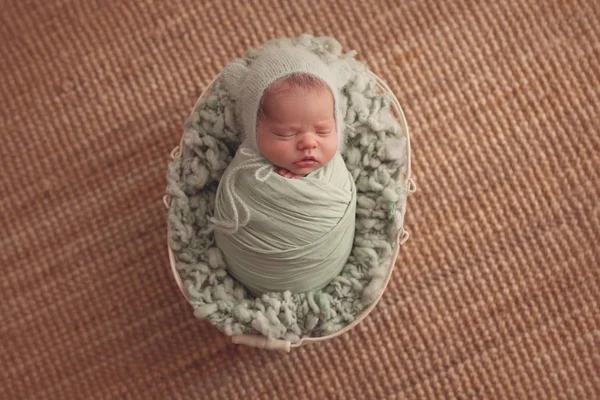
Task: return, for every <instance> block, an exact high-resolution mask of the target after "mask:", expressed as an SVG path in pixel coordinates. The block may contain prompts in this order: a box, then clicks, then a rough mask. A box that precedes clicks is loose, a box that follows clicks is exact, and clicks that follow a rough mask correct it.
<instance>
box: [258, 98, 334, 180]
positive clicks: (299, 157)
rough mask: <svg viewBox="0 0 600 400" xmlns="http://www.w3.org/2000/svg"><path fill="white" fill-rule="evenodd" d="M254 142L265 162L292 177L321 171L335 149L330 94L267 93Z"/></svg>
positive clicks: (332, 108)
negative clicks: (270, 163) (288, 173)
mask: <svg viewBox="0 0 600 400" xmlns="http://www.w3.org/2000/svg"><path fill="white" fill-rule="evenodd" d="M257 140H258V147H259V150H260V152H261V153H262V154H263V156H264V157H265V158H266V159H268V160H269V161H270V162H272V163H273V164H275V165H276V166H278V167H280V168H285V169H287V170H288V171H290V172H292V173H294V174H296V175H302V176H304V175H307V174H309V173H311V172H312V171H315V170H317V169H319V168H321V167H324V166H325V165H327V164H328V163H329V161H331V159H332V158H333V156H334V155H335V152H336V151H337V148H338V137H337V131H336V126H335V116H334V102H333V95H332V93H331V91H329V89H326V88H308V89H307V88H302V87H289V88H286V89H285V90H278V91H275V92H274V93H269V92H267V93H266V94H265V96H264V99H263V115H262V116H261V117H260V122H259V124H258V130H257Z"/></svg>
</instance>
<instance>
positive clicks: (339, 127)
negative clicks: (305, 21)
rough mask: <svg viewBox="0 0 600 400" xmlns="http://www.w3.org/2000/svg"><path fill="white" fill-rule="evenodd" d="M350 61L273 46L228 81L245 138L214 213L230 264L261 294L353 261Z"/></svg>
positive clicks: (239, 65) (317, 283)
mask: <svg viewBox="0 0 600 400" xmlns="http://www.w3.org/2000/svg"><path fill="white" fill-rule="evenodd" d="M345 74H347V70H346V69H345V66H344V64H343V62H336V63H333V64H327V63H325V62H324V61H322V60H321V59H320V58H319V57H318V56H316V55H315V54H313V53H312V52H310V51H308V50H306V49H304V48H299V47H293V46H291V45H290V46H288V47H266V48H263V49H262V50H261V51H260V53H259V55H258V57H257V58H256V59H255V60H253V61H252V62H251V63H250V64H249V65H245V63H244V62H243V61H241V60H240V61H234V62H233V63H231V64H230V65H228V66H227V68H226V69H225V70H224V71H223V74H222V79H223V84H224V85H225V88H226V89H227V90H228V91H229V93H230V94H231V96H232V98H233V99H234V100H235V103H236V120H237V123H238V125H239V126H240V129H241V130H242V131H243V132H242V133H243V137H244V141H243V143H242V144H241V145H240V147H239V148H238V151H237V153H236V155H235V157H234V158H233V160H232V162H231V163H230V164H229V166H228V167H227V169H226V171H225V173H224V174H223V177H222V178H221V181H220V183H219V188H218V190H217V195H216V199H215V215H214V217H213V218H212V219H211V222H212V226H213V228H214V230H215V240H216V243H217V246H218V247H219V249H220V250H221V252H222V253H223V256H224V258H225V261H226V263H227V268H228V271H229V272H230V274H231V275H232V276H234V277H235V278H236V279H237V280H238V281H239V282H240V283H242V284H243V285H244V286H246V287H247V288H248V289H249V290H250V291H252V292H253V293H255V294H260V293H264V292H281V291H286V290H289V291H291V292H294V293H299V292H306V291H314V290H318V289H321V288H322V287H324V286H325V285H327V283H329V282H330V281H331V279H333V278H334V277H335V276H337V275H338V274H339V273H340V271H341V269H342V268H343V266H344V265H345V263H346V261H347V259H348V256H349V254H350V251H351V249H352V243H353V239H354V222H355V208H356V188H355V185H354V180H353V179H352V176H351V174H350V173H349V172H348V170H347V168H346V165H345V163H344V160H343V159H342V157H341V155H340V150H341V148H342V146H343V143H344V134H343V133H344V122H343V118H342V112H341V103H340V97H341V93H340V88H341V87H342V86H343V83H344V82H345V79H347V78H345Z"/></svg>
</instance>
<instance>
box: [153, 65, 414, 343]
mask: <svg viewBox="0 0 600 400" xmlns="http://www.w3.org/2000/svg"><path fill="white" fill-rule="evenodd" d="M367 72H368V73H369V74H370V75H371V76H373V77H374V78H375V80H376V82H377V86H378V88H379V89H381V90H383V92H385V93H387V94H390V95H391V98H392V103H391V104H392V107H393V109H394V111H395V113H396V118H397V119H398V120H399V121H398V122H400V124H401V125H402V129H403V130H404V132H405V134H406V160H407V161H406V171H405V173H404V175H405V176H404V179H403V180H404V184H405V186H406V187H407V195H409V194H411V193H414V191H415V190H416V185H415V183H414V181H413V178H412V175H411V148H410V133H409V130H408V124H407V122H406V117H405V115H404V111H403V110H402V106H401V105H400V102H399V101H398V98H397V97H396V95H395V94H394V92H393V91H392V90H391V89H390V87H389V86H388V85H387V83H386V82H385V81H384V80H383V79H381V78H380V77H379V76H378V75H377V74H375V73H373V72H372V71H371V70H369V69H367ZM220 76H221V73H219V74H217V76H215V77H214V78H213V79H212V80H211V81H210V82H209V84H208V85H207V86H206V88H205V89H204V90H203V91H202V93H201V94H200V96H199V97H198V100H197V101H196V103H195V104H194V107H193V108H192V111H191V113H190V115H189V116H188V119H190V118H191V117H192V115H193V113H194V111H195V110H196V108H197V107H198V105H199V104H200V102H201V101H202V99H204V97H205V96H206V94H207V93H209V91H210V90H211V89H212V87H213V86H214V84H215V82H217V80H218V79H219V77H220ZM184 137H185V132H184V133H183V134H182V135H181V139H180V141H179V145H178V146H176V147H174V148H173V150H171V153H170V156H171V159H172V161H175V160H177V159H178V158H180V157H181V156H182V153H183V146H184ZM399 180H402V179H399ZM163 203H164V205H165V207H166V208H167V210H169V209H170V197H169V195H165V196H163ZM170 234H171V230H170V227H169V224H167V251H168V255H169V263H170V264H171V271H172V273H173V276H174V278H175V282H176V284H177V286H178V287H179V290H180V291H181V293H182V295H183V297H184V298H185V299H186V301H187V302H188V303H189V304H190V302H191V298H190V296H189V294H188V293H187V290H186V289H185V286H184V285H183V282H182V280H181V276H180V275H179V272H178V271H177V267H176V262H175V255H174V253H173V249H171V246H170V244H169V238H170ZM408 237H409V234H408V231H406V230H405V229H404V227H401V228H400V229H399V231H398V232H397V234H396V239H395V240H394V245H393V247H392V253H393V257H392V259H391V264H390V265H389V267H388V272H387V274H386V277H385V280H384V283H383V285H382V287H381V290H380V292H379V294H378V296H377V298H376V299H375V300H373V302H372V303H371V304H370V305H369V306H368V307H367V308H365V309H364V310H363V311H362V312H361V313H360V315H359V316H358V318H356V319H354V320H353V321H352V322H351V323H349V324H348V325H346V326H345V327H343V328H342V329H340V330H339V331H337V332H334V333H331V334H329V335H325V336H319V337H311V336H305V337H301V338H300V339H299V340H298V341H296V342H291V341H288V340H281V339H271V338H268V337H266V336H262V335H256V334H241V335H232V336H230V338H231V341H232V342H233V343H236V344H244V345H247V346H252V347H259V348H264V349H269V350H279V351H284V352H290V350H291V348H296V347H300V346H302V345H305V344H309V343H318V342H322V341H325V340H329V339H333V338H335V337H337V336H340V335H342V334H344V333H346V332H348V331H350V330H352V329H353V328H355V327H356V326H357V325H358V324H360V323H361V322H362V321H363V320H364V319H365V318H366V317H367V316H368V315H369V314H370V313H371V311H373V309H374V308H375V307H376V306H377V304H378V303H379V301H380V300H381V298H382V297H383V294H384V293H385V291H386V289H387V286H388V284H389V281H390V279H391V276H392V273H393V271H394V267H395V265H396V261H397V260H398V255H399V252H400V246H402V245H403V244H404V243H405V242H406V241H407V240H408ZM190 306H191V304H190ZM226 336H228V335H226Z"/></svg>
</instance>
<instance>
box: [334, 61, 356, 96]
mask: <svg viewBox="0 0 600 400" xmlns="http://www.w3.org/2000/svg"><path fill="white" fill-rule="evenodd" d="M330 67H331V70H332V71H333V76H334V77H335V83H336V85H337V87H338V88H339V89H341V88H343V87H344V86H346V83H348V81H349V80H350V77H351V76H352V69H351V68H350V65H349V64H348V62H347V61H346V60H344V59H340V60H337V61H334V62H333V63H331V65H330Z"/></svg>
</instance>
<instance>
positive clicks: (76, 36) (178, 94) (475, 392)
mask: <svg viewBox="0 0 600 400" xmlns="http://www.w3.org/2000/svg"><path fill="white" fill-rule="evenodd" d="M369 3H370V2H367V1H359V0H356V1H343V2H342V1H340V2H339V3H335V2H326V1H320V2H316V1H315V2H308V1H305V0H302V1H294V2H283V1H282V2H279V1H268V2H264V3H262V2H261V3H260V4H259V3H258V2H246V1H241V0H240V1H226V2H218V1H196V2H190V3H184V2H181V1H168V2H167V1H156V0H155V1H151V0H147V1H137V2H124V1H123V2H116V1H114V2H113V1H88V2H82V1H72V0H67V1H56V0H50V1H37V2H33V1H16V0H15V1H11V2H9V1H3V2H2V5H1V7H0V10H1V11H0V101H1V103H0V105H1V107H0V117H1V125H0V126H1V128H2V129H1V132H0V134H1V141H0V163H1V164H0V165H1V172H0V188H1V191H2V192H1V193H2V195H1V199H0V200H1V201H0V211H1V212H0V222H1V224H2V235H1V237H0V261H1V266H2V278H1V279H0V288H1V291H2V301H1V302H0V319H1V321H0V341H1V344H0V346H1V348H0V365H1V367H0V398H2V399H23V398H36V399H39V398H50V399H70V398H83V399H88V398H139V399H149V398H173V399H178V398H196V399H210V398H219V399H221V398H222V399H234V398H240V399H254V398H261V399H262V398H265V399H266V398H315V399H324V398H357V399H363V398H364V399H380V398H394V397H398V398H424V397H428V398H462V399H464V398H496V399H521V398H534V397H537V398H573V399H595V398H599V397H600V374H599V370H600V304H599V303H600V268H599V267H600V265H599V264H600V250H599V247H600V243H599V239H600V205H599V199H600V172H599V171H600V129H599V128H600V82H599V77H600V66H599V63H600V5H599V3H598V2H597V1H594V0H588V1H581V2H575V1H567V2H563V1H552V2H548V1H541V0H540V1H538V2H523V1H517V0H513V1H471V2H459V1H453V2H451V1H441V2H438V4H437V5H433V4H434V2H425V1H411V0H407V1H390V2H385V1H376V2H373V3H371V4H369ZM303 32H311V33H313V34H316V35H323V34H327V35H333V36H336V37H337V38H338V39H339V40H340V42H341V43H342V44H343V45H344V47H345V48H346V49H357V50H359V51H360V54H361V56H360V59H361V60H363V61H364V62H366V63H367V64H368V65H369V66H370V67H371V68H372V70H373V71H374V72H375V73H377V74H378V75H380V76H381V77H382V78H384V79H385V80H386V81H387V82H388V83H389V84H390V86H391V87H392V89H393V90H394V91H395V93H396V95H397V97H398V98H399V99H400V102H401V104H402V105H403V107H404V110H405V112H406V117H407V120H408V123H409V126H410V128H411V132H412V143H413V150H414V152H413V157H414V158H413V162H414V163H413V167H414V176H415V180H416V183H417V184H418V187H419V191H418V192H417V193H416V194H415V195H413V196H411V197H410V198H409V205H408V213H407V217H406V228H407V229H408V230H409V231H410V232H411V234H412V235H411V239H410V240H409V241H408V242H407V244H406V245H405V246H404V247H403V248H402V250H401V254H400V257H399V261H398V264H397V269H396V270H395V271H394V275H393V278H392V282H391V284H390V286H389V288H388V291H387V292H386V293H385V295H384V297H383V299H382V301H381V303H380V304H379V306H378V307H377V308H376V309H375V311H374V312H373V313H372V314H371V315H370V316H369V317H368V318H367V319H366V320H365V321H364V323H362V324H361V325H360V326H359V327H358V328H357V329H355V330H353V331H352V332H351V333H348V334H345V335H343V336H342V337H340V338H337V339H335V340H332V341H330V342H327V343H324V344H321V345H313V346H309V347H304V348H301V349H297V350H294V351H293V352H292V353H291V354H289V355H288V354H281V353H271V352H267V351H260V350H255V349H251V348H246V347H236V346H234V345H232V344H230V343H229V341H228V340H227V339H226V338H225V337H224V336H223V335H221V334H220V333H219V332H218V331H217V330H216V329H214V328H213V327H212V326H210V325H209V324H208V323H205V322H202V321H198V320H196V319H195V318H194V317H193V315H192V310H191V308H190V307H189V306H188V305H187V304H186V302H185V301H184V299H183V298H182V297H181V295H180V293H179V291H178V289H177V287H176V286H175V283H174V281H173V279H172V276H171V272H170V270H169V262H168V258H167V251H166V233H165V232H166V231H165V230H166V210H165V207H164V205H163V204H162V201H161V198H162V196H163V193H164V188H165V173H166V165H167V162H168V160H169V156H168V154H169V152H170V150H171V149H172V148H173V147H175V146H176V145H177V144H178V142H179V138H180V136H181V133H182V125H183V122H184V120H185V119H186V117H187V116H188V114H189V112H190V110H191V108H192V106H193V105H194V103H195V101H196V98H197V97H198V95H199V94H200V92H201V91H202V89H203V88H204V87H205V85H206V84H207V83H208V82H209V81H210V80H211V78H212V77H213V76H214V75H215V74H216V73H217V72H218V71H219V70H220V68H222V67H223V66H224V65H225V64H226V62H227V61H228V60H229V59H231V58H234V57H236V56H239V55H241V54H242V52H243V51H244V50H245V49H246V48H247V47H249V46H252V45H258V44H260V43H262V42H263V41H265V40H267V39H271V38H275V37H278V36H291V35H294V36H295V35H297V34H300V33H303Z"/></svg>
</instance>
